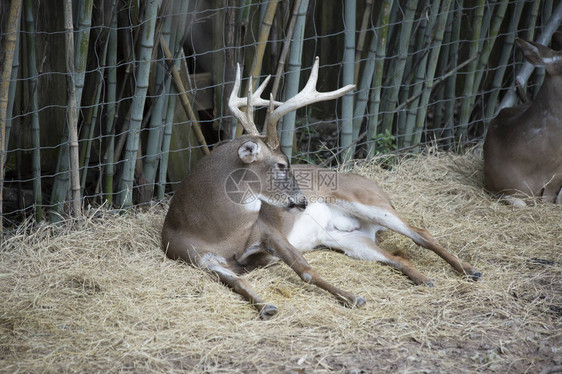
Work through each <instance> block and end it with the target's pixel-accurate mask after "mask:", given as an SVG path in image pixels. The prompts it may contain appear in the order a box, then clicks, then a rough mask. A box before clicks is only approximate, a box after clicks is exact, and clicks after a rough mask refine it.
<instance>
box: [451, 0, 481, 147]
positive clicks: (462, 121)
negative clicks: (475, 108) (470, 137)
mask: <svg viewBox="0 0 562 374" xmlns="http://www.w3.org/2000/svg"><path fill="white" fill-rule="evenodd" d="M485 8H486V1H485V0H478V1H477V2H476V5H475V9H474V16H473V17H472V38H471V41H470V47H469V52H468V53H469V55H470V56H476V55H477V54H478V53H479V51H478V46H479V43H480V42H479V40H480V35H481V32H480V31H481V29H482V20H483V17H484V9H485ZM477 67H478V61H477V60H474V61H473V62H471V63H470V64H468V69H467V72H466V74H465V79H464V89H463V100H462V102H461V111H460V115H459V128H458V130H457V134H456V135H457V138H458V139H459V140H460V141H461V142H462V141H464V140H466V136H467V133H468V124H469V121H470V114H471V113H472V105H470V104H471V100H470V97H471V96H472V92H473V87H474V77H475V74H476V69H477Z"/></svg>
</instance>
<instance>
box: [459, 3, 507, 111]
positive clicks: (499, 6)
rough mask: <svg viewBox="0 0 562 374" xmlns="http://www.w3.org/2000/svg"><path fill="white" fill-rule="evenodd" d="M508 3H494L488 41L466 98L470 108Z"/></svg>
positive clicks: (482, 37)
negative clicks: (468, 96) (470, 90)
mask: <svg viewBox="0 0 562 374" xmlns="http://www.w3.org/2000/svg"><path fill="white" fill-rule="evenodd" d="M508 3H509V1H508V0H501V1H498V3H496V6H495V8H496V11H495V14H494V18H493V20H492V25H491V27H490V33H489V35H488V40H487V41H486V44H485V45H484V47H483V48H482V51H481V53H480V59H479V60H478V64H477V69H476V74H475V76H474V85H473V91H472V96H471V97H470V98H468V100H469V101H470V106H471V107H474V102H475V101H476V95H477V93H478V90H479V87H480V83H481V81H482V77H483V76H484V72H485V71H486V67H487V65H488V60H489V58H490V53H491V52H492V50H493V49H494V45H495V42H496V40H497V37H498V34H499V31H500V27H501V25H502V23H503V20H504V17H505V11H506V9H507V5H508ZM484 38H485V35H484V34H482V36H481V39H484Z"/></svg>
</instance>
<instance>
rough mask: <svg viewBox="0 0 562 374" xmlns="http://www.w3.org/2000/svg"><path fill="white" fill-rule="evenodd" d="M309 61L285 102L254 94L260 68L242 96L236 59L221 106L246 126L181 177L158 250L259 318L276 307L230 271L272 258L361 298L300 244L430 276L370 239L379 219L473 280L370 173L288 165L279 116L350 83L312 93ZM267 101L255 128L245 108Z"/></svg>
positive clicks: (347, 298)
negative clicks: (301, 82)
mask: <svg viewBox="0 0 562 374" xmlns="http://www.w3.org/2000/svg"><path fill="white" fill-rule="evenodd" d="M318 63H319V62H318V59H316V61H315V63H314V66H313V68H312V72H311V75H310V78H309V80H308V83H307V84H306V86H305V88H304V89H303V90H302V91H301V92H300V93H298V94H297V95H296V96H294V97H293V98H291V99H289V100H288V101H286V102H284V103H280V102H274V101H273V100H270V101H266V100H264V99H261V98H260V96H261V94H262V92H263V90H264V88H265V85H266V84H267V81H268V79H269V77H268V79H266V80H265V81H264V82H263V84H262V85H261V86H260V87H259V88H258V89H257V90H256V92H254V93H253V94H252V93H251V89H250V91H249V93H248V97H247V98H240V97H237V95H238V90H239V87H240V69H239V68H238V70H237V74H236V81H235V84H234V88H233V91H232V95H231V97H230V101H229V107H230V109H231V111H232V112H233V113H234V115H235V116H236V118H237V119H238V120H239V121H240V122H241V123H242V125H243V126H244V128H245V130H246V132H247V133H248V134H247V135H243V136H241V137H239V138H237V139H234V140H231V141H228V142H224V143H222V144H220V145H218V146H216V147H215V149H214V150H213V152H211V154H209V155H207V156H205V157H204V158H203V159H201V161H200V162H199V163H198V164H197V165H196V166H195V168H194V169H193V170H192V171H191V172H190V174H189V175H188V176H187V178H186V179H185V181H183V183H182V184H181V185H180V187H179V188H178V190H177V191H176V193H175V194H174V197H173V199H172V201H171V203H170V208H169V211H168V214H167V215H166V219H165V222H164V227H163V229H162V248H163V250H164V252H165V253H166V255H167V256H168V257H170V258H172V259H181V260H184V261H186V262H188V263H191V264H193V265H195V266H198V267H200V268H203V269H206V270H208V271H209V272H211V273H214V274H216V275H217V276H218V277H219V279H220V280H221V281H222V282H223V283H224V284H226V285H228V286H230V287H231V288H232V289H233V290H234V291H235V292H237V293H239V294H240V295H242V296H243V297H244V298H246V299H247V300H248V301H249V302H250V303H251V304H252V305H254V306H255V307H256V308H257V309H258V311H259V313H260V316H261V317H262V318H263V319H267V318H270V317H272V316H273V315H275V314H276V313H277V308H276V307H275V306H273V305H270V304H267V303H265V302H264V301H263V300H262V299H261V298H260V297H259V296H258V295H256V294H255V292H254V291H253V290H252V289H251V288H250V285H249V284H248V282H247V281H246V280H244V279H243V278H241V277H240V276H239V274H240V273H241V272H242V271H244V270H249V269H252V268H255V267H257V266H261V265H265V264H268V263H271V262H272V261H276V260H279V259H281V260H282V261H283V262H285V263H286V264H287V265H289V266H290V267H291V268H292V269H293V270H294V271H295V272H296V273H297V274H298V275H299V277H300V278H301V279H302V280H303V281H305V282H307V283H311V284H314V285H316V286H318V287H320V288H322V289H324V290H326V291H328V292H330V293H331V294H333V295H334V296H336V297H337V298H338V299H339V300H340V301H342V302H343V304H344V305H346V306H350V307H354V306H356V307H361V306H363V305H364V304H365V299H364V298H362V297H358V296H355V295H354V294H352V293H350V292H347V291H344V290H341V289H339V288H337V287H335V286H334V285H332V284H330V283H328V282H327V281H325V280H324V279H322V278H321V277H320V276H319V275H318V273H317V272H316V271H314V270H313V269H312V268H311V266H310V265H309V264H308V263H307V261H306V260H305V258H304V257H303V255H302V253H303V252H306V251H311V250H313V249H315V248H317V247H319V246H322V247H327V248H331V249H336V250H339V251H342V252H344V253H345V254H346V255H348V256H351V257H354V258H358V259H362V260H371V261H372V260H377V261H380V262H383V263H385V264H388V265H390V266H393V267H395V268H397V269H399V270H400V271H402V272H403V273H404V274H405V275H407V276H408V277H409V278H410V279H411V280H412V281H413V282H414V283H415V284H426V285H432V281H431V280H430V279H429V278H428V277H426V276H424V275H423V274H421V273H420V272H419V271H418V270H416V269H415V268H414V266H413V265H412V264H411V263H410V262H409V261H408V260H406V259H404V258H402V257H400V256H396V255H392V254H390V253H388V252H386V251H385V250H383V249H382V248H380V247H379V246H378V245H377V243H376V233H377V231H379V230H381V229H383V228H388V229H391V230H393V231H396V232H398V233H401V234H403V235H406V236H407V237H409V238H411V239H412V240H413V241H414V242H415V243H417V244H418V245H420V246H423V247H425V248H428V249H430V250H432V251H434V252H435V253H437V254H438V255H439V256H441V257H442V258H443V259H444V260H445V261H447V262H448V263H449V264H450V265H451V266H452V267H453V268H454V269H455V270H457V271H458V272H459V273H461V274H467V275H469V276H470V277H471V278H472V279H474V280H477V279H479V278H480V277H481V274H480V273H479V272H478V271H477V270H475V269H474V268H473V267H472V266H471V265H470V264H468V263H466V262H462V261H460V260H459V259H458V258H457V257H456V256H454V255H452V254H451V253H449V252H448V251H446V250H445V249H444V248H443V247H441V245H439V243H437V241H436V240H435V239H434V238H433V237H432V236H431V235H430V234H429V233H428V232H427V231H425V230H422V229H419V228H416V227H413V226H410V225H409V224H408V223H406V222H405V221H404V220H403V219H402V218H400V216H399V215H398V213H397V212H396V211H395V210H394V207H393V206H392V203H391V201H390V198H389V197H388V195H387V194H386V193H385V192H384V191H382V190H381V189H380V187H379V186H378V185H377V184H376V183H375V182H373V181H370V180H368V179H366V178H363V177H360V176H358V175H355V174H336V172H335V171H332V170H328V169H321V168H317V167H311V166H308V165H307V166H304V165H300V166H293V167H291V166H290V165H289V160H288V159H287V156H285V155H284V154H283V153H282V152H281V150H280V148H279V142H278V138H277V131H276V125H277V122H278V120H279V118H281V117H282V116H283V115H285V114H287V113H289V112H291V111H293V110H296V109H297V108H301V107H304V106H306V105H308V104H311V103H315V102H319V101H324V100H331V99H334V98H337V97H340V96H343V95H345V94H346V93H347V92H349V91H351V90H352V89H353V88H354V86H353V85H350V86H346V87H344V88H341V89H339V90H336V91H332V92H325V93H319V92H317V91H316V81H317V79H318ZM267 105H269V113H268V114H269V115H268V121H267V136H266V137H264V136H261V135H260V133H259V132H258V130H257V128H256V125H255V124H254V122H253V119H252V108H253V107H255V106H267ZM243 106H246V108H247V111H246V113H245V114H244V113H243V112H242V111H241V110H240V107H243ZM274 107H277V108H276V109H274ZM303 173H304V174H303ZM297 179H298V182H297Z"/></svg>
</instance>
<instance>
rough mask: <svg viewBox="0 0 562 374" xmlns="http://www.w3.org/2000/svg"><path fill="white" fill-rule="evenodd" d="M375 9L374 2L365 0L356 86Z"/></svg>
mask: <svg viewBox="0 0 562 374" xmlns="http://www.w3.org/2000/svg"><path fill="white" fill-rule="evenodd" d="M372 8H373V0H365V9H363V19H362V20H361V26H360V28H359V30H360V33H359V39H357V48H355V73H354V74H353V75H354V80H353V82H354V84H355V85H357V82H358V79H359V69H360V67H361V56H362V55H363V48H364V47H365V39H366V38H367V30H368V29H369V19H370V18H371V10H372ZM367 61H368V58H367Z"/></svg>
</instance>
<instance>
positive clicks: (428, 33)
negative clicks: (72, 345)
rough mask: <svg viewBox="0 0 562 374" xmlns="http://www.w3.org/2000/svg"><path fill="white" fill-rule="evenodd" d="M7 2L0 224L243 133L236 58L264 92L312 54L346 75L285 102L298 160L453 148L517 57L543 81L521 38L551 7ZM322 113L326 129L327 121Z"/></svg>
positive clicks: (489, 106)
mask: <svg viewBox="0 0 562 374" xmlns="http://www.w3.org/2000/svg"><path fill="white" fill-rule="evenodd" d="M0 8H1V9H0V11H1V22H2V23H1V24H2V29H1V35H0V37H1V42H2V44H1V46H2V47H1V49H2V50H1V54H2V63H1V69H2V70H1V82H0V83H1V85H0V110H1V111H0V121H1V130H2V131H1V134H0V145H1V146H2V148H1V150H2V152H1V159H0V175H1V176H2V184H3V187H2V188H0V191H1V194H0V204H2V207H3V226H4V225H12V224H13V223H14V222H16V221H18V220H21V219H22V218H23V217H25V216H30V215H33V216H34V219H35V220H36V221H38V222H39V221H42V220H45V219H49V220H51V221H57V220H60V219H63V218H65V217H68V216H74V217H79V216H80V215H81V211H82V209H84V208H85V207H87V206H100V205H103V204H105V205H106V206H108V207H116V208H128V207H130V206H132V205H134V204H138V203H146V202H149V201H152V200H160V199H163V198H164V196H165V194H166V193H168V192H171V191H173V189H174V187H175V185H176V184H177V182H179V181H181V179H183V177H184V176H185V174H186V173H187V172H188V170H189V168H190V166H191V165H193V164H194V163H196V162H197V160H198V159H199V158H201V157H203V156H204V155H205V154H206V153H208V152H209V151H210V150H211V149H212V147H213V145H214V144H216V143H217V142H218V141H221V140H224V139H229V138H232V137H235V136H239V135H240V134H241V132H242V129H241V126H237V125H236V122H235V121H234V119H233V117H232V116H231V114H230V113H228V110H227V109H226V108H227V106H226V101H227V99H228V97H229V95H230V90H231V88H232V83H233V81H234V69H235V66H236V63H237V62H239V63H241V64H242V66H243V67H244V74H243V76H248V77H251V79H248V80H246V81H245V82H244V83H245V87H244V88H243V90H247V89H248V87H256V86H257V84H258V83H259V82H261V80H263V78H264V77H265V76H266V75H268V74H272V75H273V79H272V81H273V84H272V87H271V88H268V90H269V91H268V92H267V95H269V92H271V94H272V95H273V96H274V97H275V98H276V100H286V99H287V98H289V97H291V96H293V95H294V94H295V93H296V92H298V90H299V87H300V86H301V85H302V83H303V82H304V81H305V80H306V79H307V77H308V74H309V71H310V67H311V65H312V61H313V59H314V57H315V56H319V57H320V62H321V74H320V75H321V76H324V77H326V78H321V81H320V82H319V89H320V90H324V91H327V90H332V89H334V88H336V87H338V86H343V85H346V84H352V83H354V84H356V86H357V88H356V90H355V91H354V92H353V93H351V94H348V95H346V96H345V97H343V98H342V99H341V100H339V102H338V103H337V104H334V103H328V104H326V103H321V104H317V105H314V106H313V107H312V108H308V109H303V110H299V111H298V112H297V113H291V114H289V115H287V116H285V118H284V119H283V124H282V129H281V130H280V132H281V133H280V140H281V146H282V149H283V151H284V152H285V153H286V154H287V155H290V156H291V157H292V160H293V162H317V163H320V162H322V163H324V164H329V163H334V162H346V161H349V160H352V159H356V158H371V157H373V156H376V155H380V154H385V153H389V152H404V151H408V152H416V151H419V150H421V149H422V146H424V145H427V144H429V143H431V144H434V145H436V146H438V147H440V148H442V149H452V150H460V149H462V147H463V146H465V145H467V144H474V143H477V142H478V141H480V140H481V139H482V136H483V134H484V133H485V131H486V124H487V122H488V121H489V120H490V119H491V118H493V117H494V115H495V114H496V113H497V111H498V109H499V108H503V107H507V106H512V105H514V104H515V103H516V100H517V99H518V98H517V96H516V90H515V89H514V84H513V82H514V76H515V74H516V73H517V72H518V71H519V69H520V68H521V71H522V72H523V75H524V82H527V80H529V84H528V87H529V92H527V93H526V95H529V96H530V97H532V96H533V93H534V91H535V90H536V89H538V87H539V86H540V83H541V81H542V74H544V72H541V71H538V70H537V71H536V72H535V73H534V74H533V75H532V76H531V72H532V71H533V70H532V69H531V68H529V66H526V65H522V63H521V60H522V58H521V56H520V55H519V54H518V53H516V52H515V51H514V49H513V44H514V39H515V37H522V38H525V39H528V40H539V41H541V42H543V43H547V44H548V42H549V40H550V35H551V34H552V32H554V31H556V30H557V29H559V28H560V19H561V17H562V3H559V2H557V1H553V0H541V1H539V0H535V1H522V0H518V1H506V0H497V1H484V0H470V1H469V0H437V1H422V0H365V1H357V0H324V1H320V0H270V1H256V0H254V1H252V0H214V1H187V0H161V1H157V0H143V1H129V0H103V1H93V0H74V1H73V0H60V1H45V0H43V1H33V0H9V1H4V2H2V3H1V5H0ZM322 79H323V80H322ZM250 80H251V85H250ZM520 91H522V92H524V87H523V89H522V90H520ZM243 92H245V91H243ZM264 115H265V113H264V112H263V111H258V112H257V113H256V116H257V118H258V120H259V119H260V118H261V119H263V116H264ZM319 122H322V123H326V122H329V123H332V124H335V131H332V132H320V130H318V129H319V128H320V125H318V123H319ZM257 123H259V121H257ZM328 127H329V126H328Z"/></svg>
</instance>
